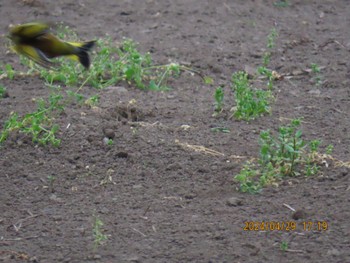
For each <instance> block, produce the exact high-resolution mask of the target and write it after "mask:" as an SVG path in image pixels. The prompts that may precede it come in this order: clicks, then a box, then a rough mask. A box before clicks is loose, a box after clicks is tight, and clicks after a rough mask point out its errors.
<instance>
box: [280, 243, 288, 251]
mask: <svg viewBox="0 0 350 263" xmlns="http://www.w3.org/2000/svg"><path fill="white" fill-rule="evenodd" d="M280 249H281V250H282V251H283V252H286V251H287V250H288V242H287V241H282V242H281V245H280Z"/></svg>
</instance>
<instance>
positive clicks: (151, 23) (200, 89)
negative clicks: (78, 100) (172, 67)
mask: <svg viewBox="0 0 350 263" xmlns="http://www.w3.org/2000/svg"><path fill="white" fill-rule="evenodd" d="M275 2H276V1H268V0H266V1H263V0H256V1H253V0H248V1H245V0H240V1H218V0H210V1H209V0H202V1H199V0H178V1H170V0H147V1H139V0H122V1H113V0H100V1H92V0H86V1H69V0H57V1H42V0H32V1H29V0H26V1H24V0H22V1H18V0H16V1H10V0H4V1H0V25H1V31H2V33H3V34H5V33H6V32H7V30H8V25H9V24H18V23H23V22H28V21H33V20H34V21H35V20H41V21H42V20H44V21H52V22H61V21H63V22H64V23H65V24H67V25H69V26H71V27H72V28H73V29H74V30H75V31H77V32H78V34H79V36H80V37H81V38H82V39H86V40H89V39H94V38H103V37H105V34H106V33H107V34H109V35H110V36H111V38H112V39H113V40H115V41H121V40H122V38H123V37H128V38H131V39H133V40H135V41H136V42H138V43H139V49H140V50H141V51H142V52H147V51H151V52H152V57H153V59H154V61H155V62H156V63H159V64H164V63H168V62H169V61H176V62H181V63H186V64H187V65H188V64H190V66H191V67H193V68H195V69H198V70H200V71H202V72H203V73H204V74H206V75H209V76H211V77H213V79H214V83H215V84H214V85H205V84H203V82H202V81H201V79H200V78H198V76H191V75H190V74H182V75H181V76H180V78H178V79H176V80H174V81H172V82H171V85H172V90H170V91H167V92H146V91H142V90H139V89H137V88H135V87H133V86H117V87H110V88H106V89H105V90H103V91H102V92H101V93H100V96H101V101H100V104H99V105H98V108H88V107H82V106H79V105H70V106H69V107H66V109H65V112H64V114H62V115H61V116H60V117H58V118H57V119H56V121H57V123H58V124H60V127H61V128H60V133H59V137H60V138H61V139H62V143H61V146H60V147H58V148H54V147H51V146H49V147H40V146H36V145H35V144H33V143H32V142H31V141H30V140H29V141H28V140H26V138H25V137H23V136H19V137H18V138H16V139H15V138H11V139H10V140H8V141H7V142H6V143H5V144H4V145H2V146H1V147H0V167H1V168H0V169H1V172H0V198H1V203H0V260H1V261H3V262H318V263H321V262H327V263H328V262H339V263H340V262H350V250H349V247H350V222H349V218H350V209H349V207H350V189H349V186H350V173H349V168H346V167H335V165H334V163H332V162H331V163H330V165H329V167H323V168H322V170H321V172H320V173H319V174H318V175H317V176H313V177H309V178H304V177H298V178H289V179H287V180H286V183H284V184H281V185H280V186H279V187H277V188H276V187H271V188H267V189H264V190H263V191H262V193H261V194H258V195H250V194H244V193H240V192H238V191H237V190H236V187H237V186H238V185H237V183H236V182H234V180H233V176H234V175H235V174H237V173H238V172H239V171H240V168H241V167H242V164H243V163H244V161H245V160H248V159H250V158H252V157H258V149H259V148H258V142H257V141H258V136H259V133H260V131H262V130H265V129H271V130H276V129H277V128H278V127H279V126H280V125H282V124H286V123H287V122H288V121H286V120H288V119H292V118H296V117H303V132H304V137H305V138H307V139H310V140H311V139H316V138H319V139H321V140H322V141H323V145H328V144H333V145H334V151H333V154H332V155H333V157H334V158H336V159H338V160H343V161H349V145H350V136H349V134H350V125H349V117H350V99H349V95H350V89H349V84H350V62H349V51H350V36H349V28H350V20H349V14H350V5H349V3H348V1H347V0H336V1H326V0H321V1H293V0H291V1H288V2H289V5H288V6H287V7H277V6H275V5H274V3H275ZM273 27H275V28H276V29H277V31H278V34H279V36H278V38H277V40H276V47H275V48H274V50H273V53H272V57H271V63H270V68H271V69H274V70H276V71H277V72H278V73H280V74H287V75H289V76H291V77H290V78H285V79H283V80H280V81H277V82H275V84H274V85H275V87H274V89H275V90H274V92H275V96H276V101H275V103H274V104H273V111H272V114H271V115H269V116H265V117H261V118H258V119H256V120H254V121H251V122H250V123H246V122H243V121H237V120H234V119H232V118H227V116H224V115H221V116H218V117H213V116H212V114H213V110H214V100H213V92H214V89H215V88H216V87H217V85H225V89H226V90H227V91H229V90H230V89H229V85H230V78H231V75H232V73H234V72H235V71H237V70H243V69H244V68H245V67H246V66H249V67H257V66H259V65H261V61H262V54H263V52H264V51H265V49H266V39H267V35H268V34H269V33H270V31H271V28H273ZM0 51H1V52H0V59H1V62H3V63H10V64H11V65H13V66H14V67H15V68H16V69H17V68H20V65H19V58H18V56H16V55H15V54H12V53H8V52H7V51H8V48H7V45H6V44H5V40H4V39H2V40H1V46H0ZM311 63H316V64H318V65H319V66H320V67H321V68H322V70H321V72H320V75H321V77H322V84H321V85H318V86H317V85H316V84H315V81H314V78H313V76H312V75H311V74H310V73H308V72H305V71H304V70H306V69H309V68H310V65H311ZM1 83H2V84H3V85H4V86H5V87H7V90H8V92H9V97H7V98H3V99H0V128H2V127H3V123H4V121H5V120H6V119H7V118H8V116H9V114H10V112H11V111H16V112H19V113H20V114H25V113H27V112H30V111H32V110H34V109H35V106H36V103H35V102H34V101H33V99H35V98H41V97H47V96H48V95H49V89H48V88H47V87H46V86H45V85H44V82H43V80H41V79H38V78H36V77H30V78H29V77H27V78H15V79H14V80H9V79H3V80H1ZM94 92H95V90H93V89H92V88H89V87H84V90H83V93H84V94H93V93H94ZM133 99H134V100H136V103H135V104H134V105H133V107H134V109H135V110H134V114H135V115H134V117H130V114H129V115H126V114H125V112H126V113H128V112H127V111H128V109H129V106H128V102H130V101H131V100H133ZM225 100H226V101H225V102H226V106H225V107H227V109H226V110H229V109H228V108H229V107H232V106H233V97H230V96H227V97H226V98H225ZM121 113H122V114H121ZM68 125H69V128H68V129H66V127H67V126H68ZM183 125H188V126H183ZM217 126H222V127H226V128H228V129H229V130H230V133H220V132H219V133H214V132H212V131H211V128H212V127H217ZM185 128H186V129H185ZM106 130H107V131H106ZM106 132H107V133H112V134H114V135H115V139H114V144H113V145H112V146H108V145H105V144H104V143H103V138H104V137H105V133H106ZM188 145H197V146H203V147H206V148H208V149H211V150H215V151H217V152H219V153H222V154H218V155H213V154H208V153H206V152H204V151H195V149H194V148H193V147H188ZM235 156H242V157H244V158H243V159H237V158H235ZM48 176H51V177H54V178H55V181H54V184H53V186H52V187H49V181H48ZM283 204H288V205H290V206H291V207H293V208H294V209H296V210H300V211H301V213H300V214H299V216H297V217H295V215H294V217H293V211H291V210H290V209H288V208H287V207H285V206H284V205H283ZM96 217H98V218H99V219H100V220H101V221H102V222H103V223H104V225H103V227H102V231H103V234H105V235H107V236H108V240H107V241H106V242H105V243H104V244H103V245H101V246H99V247H97V249H94V237H93V234H92V228H93V224H94V222H96ZM251 221H257V222H262V221H264V222H270V221H278V222H297V224H298V227H297V230H296V231H289V232H288V231H244V230H243V228H244V226H245V223H244V222H251ZM318 221H326V222H328V225H329V228H328V230H327V231H318V230H312V231H306V230H304V229H303V226H302V222H318ZM281 244H287V245H288V248H287V251H283V250H282V249H281Z"/></svg>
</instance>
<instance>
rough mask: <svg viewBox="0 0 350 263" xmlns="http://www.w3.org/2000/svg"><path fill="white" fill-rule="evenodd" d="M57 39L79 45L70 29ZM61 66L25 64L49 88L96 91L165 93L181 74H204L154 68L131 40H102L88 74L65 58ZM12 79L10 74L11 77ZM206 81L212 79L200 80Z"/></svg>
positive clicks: (64, 29) (63, 29) (172, 67)
mask: <svg viewBox="0 0 350 263" xmlns="http://www.w3.org/2000/svg"><path fill="white" fill-rule="evenodd" d="M57 34H58V36H59V37H61V38H63V39H68V40H70V41H79V40H78V38H77V36H76V34H75V33H74V32H73V31H72V30H71V29H70V28H69V27H64V26H61V27H59V28H58V33H57ZM57 60H58V61H60V66H59V68H57V69H56V70H50V69H45V68H42V67H40V66H37V65H35V64H33V63H31V61H29V60H27V59H23V63H24V64H25V65H27V66H29V67H30V68H31V69H30V71H31V72H32V71H33V70H34V71H38V72H39V74H40V76H41V77H42V78H43V79H44V80H45V82H46V83H47V84H48V85H53V84H54V83H55V82H61V83H63V84H64V85H66V86H80V85H81V83H83V84H87V85H90V86H92V87H95V88H97V89H101V88H105V87H108V86H112V85H117V84H118V83H120V82H127V83H129V84H131V85H135V86H136V87H137V88H140V89H145V90H146V89H148V90H166V89H168V86H167V82H168V80H169V78H176V77H178V76H179V75H180V72H181V71H188V72H191V73H195V74H199V75H200V76H201V74H200V73H199V72H197V71H195V70H193V69H191V68H188V67H186V66H183V65H180V64H178V63H169V64H166V65H155V64H154V63H153V61H152V58H151V54H150V53H149V52H147V53H145V54H143V53H141V52H140V51H138V49H137V45H136V43H135V42H134V41H132V40H131V39H123V41H122V42H121V43H120V44H119V45H117V44H115V43H113V42H112V41H111V39H110V38H108V37H106V38H105V39H99V40H98V41H97V42H96V48H95V49H94V50H93V52H92V64H91V67H90V69H89V70H88V71H86V70H83V69H82V68H81V66H80V65H79V64H78V63H75V62H74V61H70V60H68V59H64V58H58V59H57ZM8 75H9V74H8ZM201 77H202V78H203V79H204V81H205V82H206V83H207V82H210V80H211V79H210V78H208V77H203V76H201Z"/></svg>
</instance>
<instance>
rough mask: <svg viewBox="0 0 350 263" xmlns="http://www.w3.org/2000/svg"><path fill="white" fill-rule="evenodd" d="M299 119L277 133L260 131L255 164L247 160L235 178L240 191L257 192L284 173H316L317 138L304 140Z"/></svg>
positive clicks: (307, 174) (289, 174)
mask: <svg viewBox="0 0 350 263" xmlns="http://www.w3.org/2000/svg"><path fill="white" fill-rule="evenodd" d="M300 125H301V120H300V119H294V120H292V121H291V123H290V124H288V125H285V126H281V127H279V129H278V134H277V135H273V134H272V133H271V132H270V131H269V130H265V131H262V132H261V133H260V138H259V144H260V157H259V159H258V161H257V162H256V163H247V164H245V165H244V166H243V168H242V169H241V171H240V173H239V174H237V175H236V176H235V177H234V178H235V180H236V181H238V182H239V184H240V187H239V189H240V191H242V192H249V193H257V192H259V191H260V190H261V189H262V188H263V187H264V186H266V185H271V184H274V183H276V182H277V181H279V180H282V179H283V178H285V177H287V176H300V175H305V176H311V175H315V174H317V172H318V171H319V166H318V163H317V161H316V158H315V156H316V155H317V154H318V151H319V146H320V144H321V141H320V140H312V141H309V142H308V141H305V140H304V139H303V138H302V131H301V130H300Z"/></svg>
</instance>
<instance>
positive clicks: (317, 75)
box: [311, 63, 322, 86]
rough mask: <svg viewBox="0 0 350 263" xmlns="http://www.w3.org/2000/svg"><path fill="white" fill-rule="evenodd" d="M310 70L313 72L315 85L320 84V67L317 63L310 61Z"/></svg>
mask: <svg viewBox="0 0 350 263" xmlns="http://www.w3.org/2000/svg"><path fill="white" fill-rule="evenodd" d="M311 72H312V73H313V74H314V81H315V83H316V86H320V85H321V84H322V75H321V68H320V67H319V66H318V65H317V64H315V63H311Z"/></svg>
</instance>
